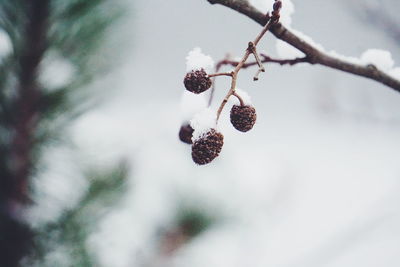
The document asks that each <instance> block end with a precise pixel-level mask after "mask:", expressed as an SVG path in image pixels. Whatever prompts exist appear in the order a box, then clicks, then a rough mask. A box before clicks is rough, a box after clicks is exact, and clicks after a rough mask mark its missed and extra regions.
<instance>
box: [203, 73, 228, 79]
mask: <svg viewBox="0 0 400 267" xmlns="http://www.w3.org/2000/svg"><path fill="white" fill-rule="evenodd" d="M217 76H230V77H232V72H221V73H214V74H209V75H208V77H210V78H211V77H217Z"/></svg>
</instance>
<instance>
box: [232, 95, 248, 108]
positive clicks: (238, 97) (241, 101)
mask: <svg viewBox="0 0 400 267" xmlns="http://www.w3.org/2000/svg"><path fill="white" fill-rule="evenodd" d="M232 95H234V96H236V98H237V99H239V102H240V105H241V106H242V107H243V106H245V104H244V101H243V98H241V97H240V95H238V94H237V93H236V92H234V93H233V94H232Z"/></svg>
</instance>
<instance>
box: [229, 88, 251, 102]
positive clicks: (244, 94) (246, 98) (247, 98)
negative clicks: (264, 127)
mask: <svg viewBox="0 0 400 267" xmlns="http://www.w3.org/2000/svg"><path fill="white" fill-rule="evenodd" d="M235 91H236V93H237V94H238V95H239V96H240V97H241V98H242V100H243V102H244V104H245V105H249V106H251V105H252V104H251V97H250V95H249V94H248V93H247V92H246V91H244V90H242V89H239V88H236V89H235ZM229 102H232V104H235V105H238V104H239V103H240V102H239V99H238V98H237V97H236V96H231V97H230V98H229Z"/></svg>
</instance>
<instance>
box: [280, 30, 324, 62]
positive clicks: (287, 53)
mask: <svg viewBox="0 0 400 267" xmlns="http://www.w3.org/2000/svg"><path fill="white" fill-rule="evenodd" d="M290 30H291V31H292V32H293V33H294V34H295V35H297V36H298V37H299V38H301V39H303V40H304V41H306V42H307V43H308V44H310V45H311V46H313V47H314V48H316V49H318V50H320V51H322V52H324V51H325V49H324V47H323V46H322V45H321V44H319V43H317V42H315V41H314V40H313V39H312V38H311V37H310V36H308V35H307V34H305V33H303V32H301V31H298V30H294V29H290ZM276 51H277V53H278V56H279V57H281V58H296V57H302V56H304V53H303V52H301V51H300V50H298V49H297V48H294V47H293V46H291V45H289V44H288V43H286V42H284V41H281V40H277V41H276Z"/></svg>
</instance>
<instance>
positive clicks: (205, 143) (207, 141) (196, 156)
mask: <svg viewBox="0 0 400 267" xmlns="http://www.w3.org/2000/svg"><path fill="white" fill-rule="evenodd" d="M223 144H224V136H223V135H222V134H221V133H219V132H217V131H216V130H215V129H211V130H210V131H209V132H208V133H206V134H205V135H204V136H202V137H200V138H199V139H197V140H196V141H195V142H194V144H193V145H192V159H193V161H194V162H195V163H197V164H199V165H204V164H207V163H210V162H211V161H212V160H213V159H215V158H216V157H218V155H219V153H220V152H221V149H222V146H223Z"/></svg>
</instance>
